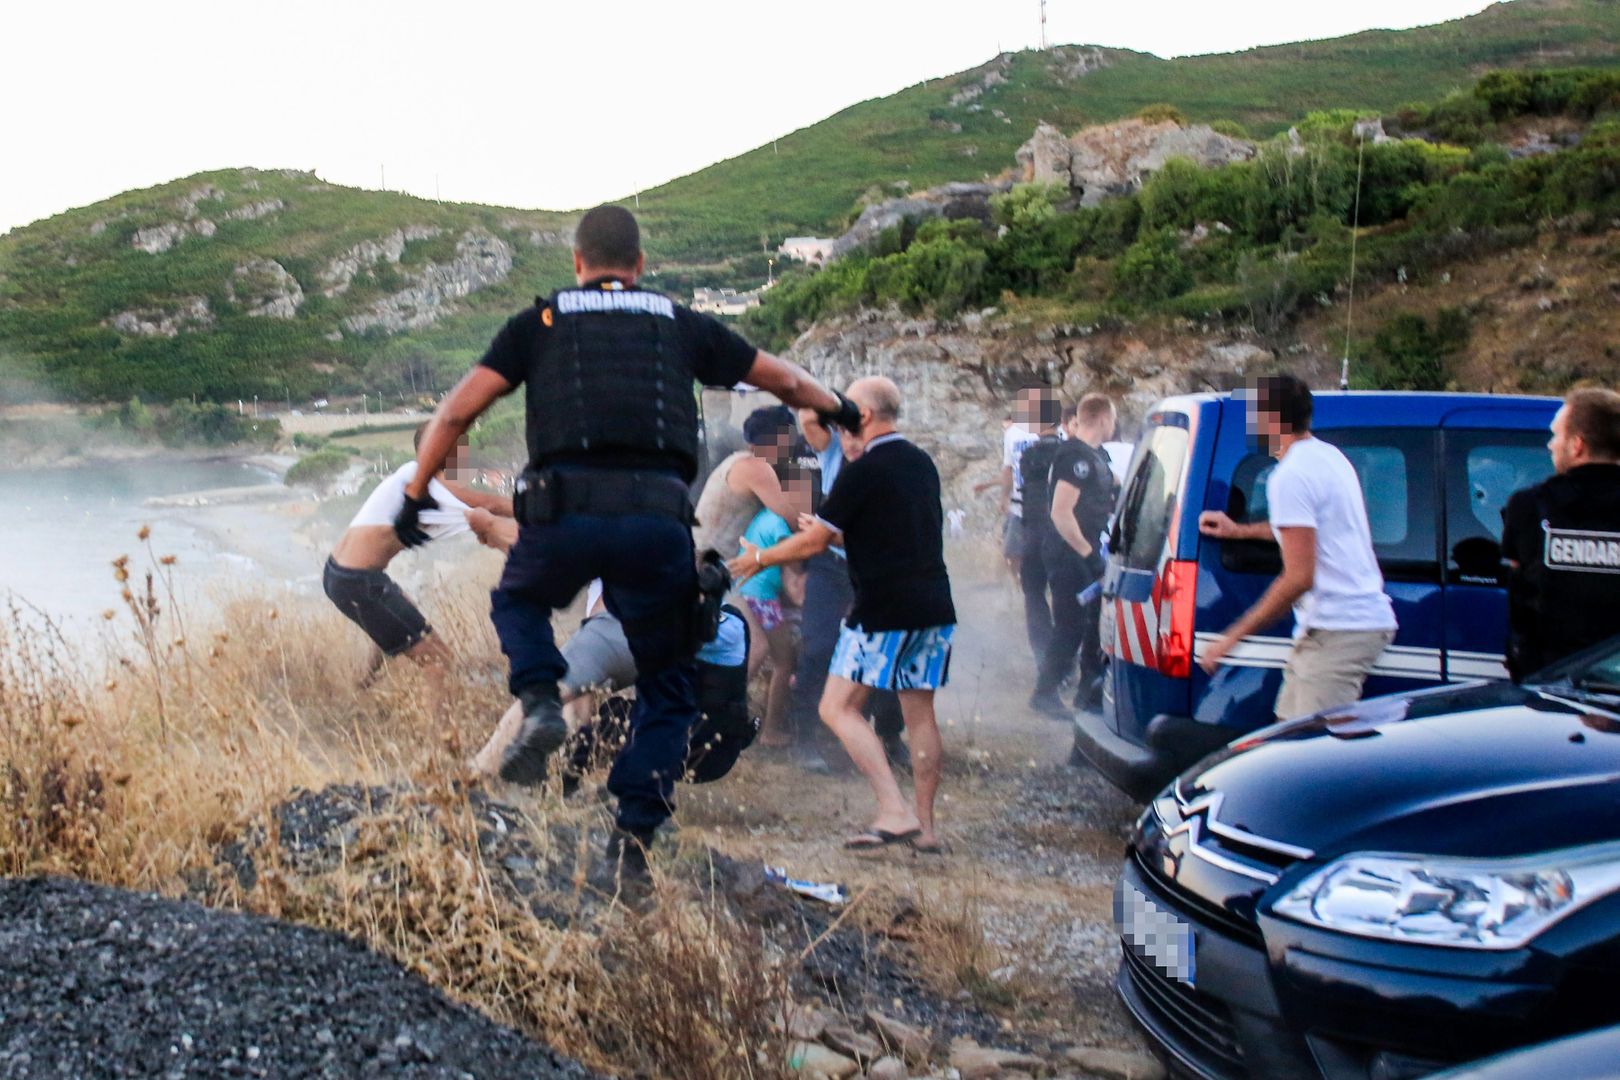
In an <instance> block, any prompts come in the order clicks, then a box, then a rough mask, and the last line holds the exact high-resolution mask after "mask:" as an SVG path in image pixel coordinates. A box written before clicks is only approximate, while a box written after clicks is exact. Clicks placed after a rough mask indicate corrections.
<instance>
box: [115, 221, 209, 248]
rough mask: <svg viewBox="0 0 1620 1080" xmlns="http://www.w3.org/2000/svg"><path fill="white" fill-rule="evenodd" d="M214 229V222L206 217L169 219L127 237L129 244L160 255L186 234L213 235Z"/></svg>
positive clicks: (138, 230) (137, 230)
mask: <svg viewBox="0 0 1620 1080" xmlns="http://www.w3.org/2000/svg"><path fill="white" fill-rule="evenodd" d="M216 231H218V230H217V228H216V227H215V225H214V223H213V222H212V221H209V220H208V219H207V218H197V219H196V220H195V221H170V222H165V223H164V224H162V225H150V226H148V227H146V228H144V229H136V230H135V235H134V236H132V237H130V238H129V246H130V247H132V248H135V249H136V250H137V251H144V252H146V253H147V254H149V255H161V254H162V253H163V252H165V251H168V250H169V249H170V248H172V247H174V245H176V244H178V243H179V242H180V241H182V240H184V239H185V238H186V237H188V236H213V235H214V233H215V232H216Z"/></svg>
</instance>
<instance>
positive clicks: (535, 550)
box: [490, 514, 698, 836]
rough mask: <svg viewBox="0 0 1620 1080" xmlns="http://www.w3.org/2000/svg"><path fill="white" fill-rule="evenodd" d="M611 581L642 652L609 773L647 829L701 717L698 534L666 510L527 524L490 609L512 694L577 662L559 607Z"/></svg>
mask: <svg viewBox="0 0 1620 1080" xmlns="http://www.w3.org/2000/svg"><path fill="white" fill-rule="evenodd" d="M592 578H601V579H602V585H603V589H604V599H605V601H606V603H607V608H608V611H610V612H612V614H613V615H614V617H615V618H617V619H618V620H619V621H620V622H621V623H622V624H624V634H625V637H626V638H627V639H628V640H629V642H630V653H631V655H632V656H634V657H635V660H636V671H637V672H638V673H639V677H638V678H637V679H636V704H635V708H634V709H633V710H632V711H631V713H630V737H629V739H628V740H627V741H626V742H625V745H624V749H623V750H621V751H620V752H619V755H618V757H617V758H616V759H615V760H614V763H613V769H612V771H611V772H610V773H609V774H608V785H607V786H608V791H610V792H612V793H613V795H615V796H616V797H617V798H618V800H619V813H618V824H619V827H620V828H621V829H624V830H626V831H628V832H632V833H636V834H638V835H642V836H646V835H648V834H650V833H651V832H652V831H653V829H655V828H657V827H658V825H659V824H661V823H662V822H663V821H664V820H665V819H667V818H668V817H669V815H670V811H671V810H673V809H674V800H673V795H674V790H675V781H676V779H677V778H679V777H680V775H681V770H682V769H683V768H684V765H685V760H686V741H687V736H688V734H689V733H690V731H691V728H692V725H693V724H694V723H695V722H696V721H697V716H698V705H697V664H696V661H695V660H694V659H693V654H694V650H693V647H692V646H693V642H692V640H691V638H692V630H691V624H692V603H693V599H694V598H695V596H696V595H697V566H696V557H695V555H694V552H693V549H692V531H691V529H690V528H689V527H688V526H687V525H685V524H683V523H682V522H679V521H676V520H675V519H673V518H668V517H654V516H649V515H641V514H626V515H617V516H608V515H601V514H565V515H563V516H562V517H561V518H559V519H558V520H557V521H555V522H553V523H551V524H548V525H525V526H523V527H522V528H521V529H520V530H519V531H518V539H517V543H516V544H514V545H513V547H512V551H511V553H510V554H509V555H508V556H507V559H506V570H505V571H504V572H503V573H502V574H501V580H500V584H499V585H497V586H496V588H495V590H494V592H492V593H491V594H490V596H491V600H492V604H491V618H492V619H493V620H494V623H495V633H496V635H497V636H498V637H499V638H500V640H501V651H502V652H504V653H505V654H506V658H507V660H508V662H509V663H510V664H511V677H510V680H509V684H510V686H511V690H512V695H513V696H514V697H516V696H517V695H518V694H519V693H520V692H521V691H523V690H526V689H528V688H529V687H532V686H540V685H544V684H546V683H556V682H557V681H559V680H560V679H561V678H562V677H563V674H564V673H565V672H566V671H567V670H568V665H567V663H566V662H565V661H564V660H563V657H562V653H561V652H560V651H559V650H558V648H557V643H556V639H555V638H554V637H553V635H552V630H551V614H552V612H553V611H556V610H557V609H559V608H563V607H567V606H568V605H569V604H570V603H572V602H573V600H574V597H575V596H577V595H578V594H579V591H580V590H581V589H583V588H584V587H585V586H586V585H587V584H589V582H590V581H591V579H592Z"/></svg>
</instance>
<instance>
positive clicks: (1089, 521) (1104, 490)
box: [1061, 442, 1116, 544]
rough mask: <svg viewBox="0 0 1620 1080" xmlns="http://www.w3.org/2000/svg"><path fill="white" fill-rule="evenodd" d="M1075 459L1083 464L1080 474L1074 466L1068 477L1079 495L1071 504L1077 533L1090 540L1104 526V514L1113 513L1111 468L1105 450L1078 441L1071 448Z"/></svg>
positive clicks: (1105, 521)
mask: <svg viewBox="0 0 1620 1080" xmlns="http://www.w3.org/2000/svg"><path fill="white" fill-rule="evenodd" d="M1075 452H1076V458H1077V460H1079V461H1082V462H1084V463H1085V468H1084V470H1083V471H1084V473H1085V475H1084V476H1081V475H1079V473H1080V472H1081V471H1082V470H1080V469H1079V468H1076V470H1075V475H1073V476H1072V477H1062V478H1061V479H1067V480H1070V482H1071V483H1073V484H1075V486H1076V487H1078V488H1079V489H1080V498H1079V499H1078V500H1077V501H1076V502H1075V504H1074V517H1075V520H1076V521H1078V522H1079V523H1080V532H1081V533H1082V534H1083V535H1084V536H1085V538H1086V539H1087V540H1088V541H1090V542H1091V543H1093V544H1095V543H1096V542H1097V538H1098V537H1100V536H1101V535H1102V533H1103V529H1104V528H1106V527H1107V525H1108V515H1110V514H1112V513H1113V512H1114V496H1115V494H1116V492H1115V491H1114V470H1113V469H1112V468H1111V467H1110V466H1109V464H1108V452H1107V451H1106V450H1100V449H1097V448H1096V447H1093V446H1092V445H1091V444H1090V443H1085V442H1081V443H1079V444H1078V445H1077V446H1076V447H1075Z"/></svg>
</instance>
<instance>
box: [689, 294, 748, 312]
mask: <svg viewBox="0 0 1620 1080" xmlns="http://www.w3.org/2000/svg"><path fill="white" fill-rule="evenodd" d="M759 293H760V290H758V289H751V290H749V291H748V292H742V293H740V292H738V291H737V290H736V289H702V288H699V289H693V290H692V310H693V311H702V312H705V313H707V314H710V315H741V314H742V313H743V312H745V311H747V310H748V309H749V308H756V307H759Z"/></svg>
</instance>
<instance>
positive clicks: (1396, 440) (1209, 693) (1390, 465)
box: [1075, 392, 1559, 800]
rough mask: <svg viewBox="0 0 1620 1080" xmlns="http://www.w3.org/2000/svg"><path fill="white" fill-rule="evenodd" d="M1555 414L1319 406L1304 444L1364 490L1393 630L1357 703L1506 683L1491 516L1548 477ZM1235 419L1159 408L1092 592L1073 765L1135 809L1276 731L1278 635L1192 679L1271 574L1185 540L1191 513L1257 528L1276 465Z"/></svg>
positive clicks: (1238, 555)
mask: <svg viewBox="0 0 1620 1080" xmlns="http://www.w3.org/2000/svg"><path fill="white" fill-rule="evenodd" d="M1558 406H1559V402H1558V400H1557V399H1554V398H1536V397H1515V396H1505V395H1488V394H1447V393H1437V394H1422V393H1394V392H1369V393H1354V392H1346V393H1319V394H1317V395H1315V416H1314V420H1313V424H1312V429H1313V432H1314V434H1315V435H1316V436H1317V437H1318V438H1321V439H1324V440H1326V441H1327V442H1330V443H1333V444H1334V445H1335V446H1337V447H1338V448H1339V449H1340V450H1342V451H1344V453H1345V455H1346V456H1347V457H1348V458H1349V459H1350V461H1351V463H1352V464H1353V465H1354V466H1355V469H1356V473H1357V475H1358V476H1359V477H1360V479H1361V487H1362V492H1363V494H1364V496H1365V498H1366V503H1367V516H1368V520H1369V524H1370V525H1371V530H1372V540H1373V547H1374V550H1375V551H1376V553H1377V555H1378V562H1379V565H1380V567H1381V568H1382V569H1383V573H1384V581H1385V588H1386V591H1387V592H1388V593H1389V595H1390V597H1391V598H1392V599H1393V600H1394V604H1395V616H1396V618H1397V619H1398V620H1399V622H1400V631H1399V632H1398V634H1397V635H1396V638H1395V641H1394V642H1393V644H1391V645H1390V647H1389V649H1388V650H1387V651H1386V652H1385V653H1384V654H1383V656H1382V657H1380V658H1379V660H1378V662H1377V664H1376V665H1375V666H1374V668H1373V671H1372V675H1371V677H1370V678H1369V679H1368V680H1367V685H1366V688H1365V691H1364V692H1365V694H1366V696H1369V697H1370V696H1373V695H1376V694H1385V693H1393V692H1397V691H1405V690H1412V689H1418V688H1423V687H1427V686H1437V685H1440V684H1442V683H1446V682H1458V681H1464V680H1470V679H1480V678H1505V677H1506V675H1507V670H1506V668H1505V667H1504V666H1503V648H1504V645H1505V639H1506V636H1507V592H1506V588H1505V579H1504V576H1503V566H1502V562H1501V551H1500V544H1499V541H1500V539H1501V534H1502V507H1503V506H1504V505H1505V504H1506V502H1507V498H1508V496H1509V495H1511V494H1512V493H1513V492H1514V491H1517V490H1518V489H1520V488H1523V487H1527V486H1529V485H1532V484H1535V483H1539V482H1540V481H1541V480H1543V479H1545V478H1546V477H1547V476H1548V475H1550V474H1551V472H1552V459H1551V457H1550V455H1549V454H1548V451H1547V438H1548V430H1547V429H1548V425H1549V424H1550V423H1551V421H1552V417H1553V414H1554V413H1555V412H1556V411H1557V409H1558ZM1246 408H1247V405H1246V401H1245V396H1244V395H1242V394H1197V395H1188V396H1185V397H1173V398H1168V399H1165V400H1163V401H1161V402H1159V403H1158V404H1157V405H1155V406H1154V408H1153V409H1152V410H1151V412H1150V413H1149V414H1148V417H1147V420H1146V424H1145V426H1144V430H1143V432H1142V435H1141V437H1140V439H1139V440H1138V442H1137V445H1136V451H1135V453H1134V455H1133V456H1132V459H1131V464H1130V468H1129V471H1128V472H1127V475H1126V478H1125V484H1124V488H1123V490H1122V492H1121V495H1120V502H1119V506H1118V507H1117V510H1116V514H1115V519H1114V524H1113V528H1112V532H1111V534H1110V536H1109V563H1108V569H1107V573H1106V575H1105V577H1104V582H1103V590H1102V611H1101V619H1102V642H1103V650H1104V652H1105V654H1106V655H1107V658H1108V673H1107V678H1106V681H1105V684H1104V690H1103V707H1102V711H1101V712H1100V713H1081V714H1080V715H1079V716H1078V717H1077V719H1076V733H1075V748H1076V751H1077V753H1078V754H1079V755H1083V756H1084V757H1085V758H1087V759H1088V760H1090V761H1091V763H1092V764H1093V765H1095V766H1096V767H1097V768H1098V769H1099V770H1101V771H1102V772H1103V774H1104V775H1106V776H1107V777H1108V778H1109V779H1110V780H1111V781H1113V783H1114V784H1115V785H1117V786H1118V787H1120V788H1121V789H1123V790H1124V791H1126V792H1127V793H1129V794H1130V795H1131V796H1132V797H1134V798H1136V799H1138V800H1146V799H1148V798H1149V797H1151V796H1152V795H1153V794H1154V793H1155V792H1157V791H1158V790H1159V789H1160V788H1162V787H1163V786H1164V785H1165V784H1166V783H1168V782H1169V781H1170V780H1171V779H1172V778H1173V777H1174V776H1176V774H1178V773H1180V772H1181V771H1182V770H1183V769H1185V768H1187V767H1188V766H1190V765H1192V764H1193V763H1195V762H1197V761H1198V760H1199V759H1201V758H1202V757H1204V756H1205V755H1206V754H1208V753H1210V752H1211V751H1213V750H1215V749H1217V748H1218V747H1220V746H1223V745H1224V744H1226V743H1227V742H1229V741H1231V740H1232V739H1234V738H1236V737H1238V736H1240V735H1243V734H1245V733H1247V732H1250V731H1253V730H1255V729H1257V728H1260V727H1262V726H1264V725H1266V724H1269V723H1271V722H1272V720H1273V716H1272V706H1273V704H1274V703H1275V701H1276V695H1277V688H1278V685H1279V684H1280V682H1281V679H1282V668H1283V666H1284V664H1285V662H1286V660H1287V656H1288V651H1289V647H1290V644H1291V634H1292V623H1291V620H1290V621H1288V622H1283V623H1278V624H1277V625H1275V626H1274V627H1270V628H1268V629H1267V630H1266V631H1265V632H1264V633H1263V634H1258V635H1254V636H1251V637H1248V638H1245V639H1244V640H1243V642H1242V643H1241V644H1240V645H1239V646H1238V647H1237V648H1235V649H1233V650H1232V652H1231V653H1230V654H1228V656H1227V657H1226V659H1225V660H1224V661H1223V664H1222V666H1221V667H1220V668H1218V669H1217V671H1216V673H1215V675H1213V676H1209V675H1206V674H1205V673H1204V672H1203V670H1202V669H1201V668H1199V667H1198V665H1197V663H1196V660H1197V657H1198V655H1199V654H1200V652H1201V650H1202V649H1204V648H1205V647H1207V646H1208V645H1209V644H1210V643H1213V642H1214V641H1215V640H1217V639H1218V638H1219V636H1220V634H1221V633H1222V632H1223V631H1224V630H1225V629H1226V627H1227V626H1229V625H1231V623H1232V622H1233V621H1234V620H1235V619H1237V617H1238V616H1239V615H1241V614H1242V613H1243V612H1244V611H1245V610H1246V609H1247V608H1248V607H1249V606H1250V605H1251V604H1253V603H1254V602H1255V601H1256V600H1257V599H1258V598H1259V596H1260V594H1261V593H1262V592H1263V591H1264V590H1265V588H1266V586H1267V585H1268V584H1269V583H1270V582H1271V580H1272V578H1274V577H1275V576H1276V574H1277V573H1278V572H1279V571H1280V569H1281V557H1280V554H1279V552H1278V549H1277V547H1276V545H1274V544H1270V543H1263V542H1258V541H1238V542H1234V541H1230V540H1225V541H1216V540H1211V539H1209V538H1206V537H1202V536H1200V535H1199V532H1198V515H1199V513H1200V512H1201V511H1204V510H1224V511H1225V512H1226V513H1228V514H1229V515H1231V517H1232V518H1233V520H1235V521H1239V522H1252V521H1262V520H1265V518H1266V501H1265V500H1266V478H1267V476H1269V475H1270V472H1271V470H1272V468H1274V467H1275V465H1276V462H1275V460H1274V459H1273V458H1272V457H1271V456H1270V455H1269V454H1268V453H1267V452H1266V450H1265V449H1264V448H1263V447H1261V446H1259V445H1257V444H1256V442H1255V441H1254V440H1253V438H1252V437H1251V435H1250V433H1249V430H1248V424H1247V417H1246Z"/></svg>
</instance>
